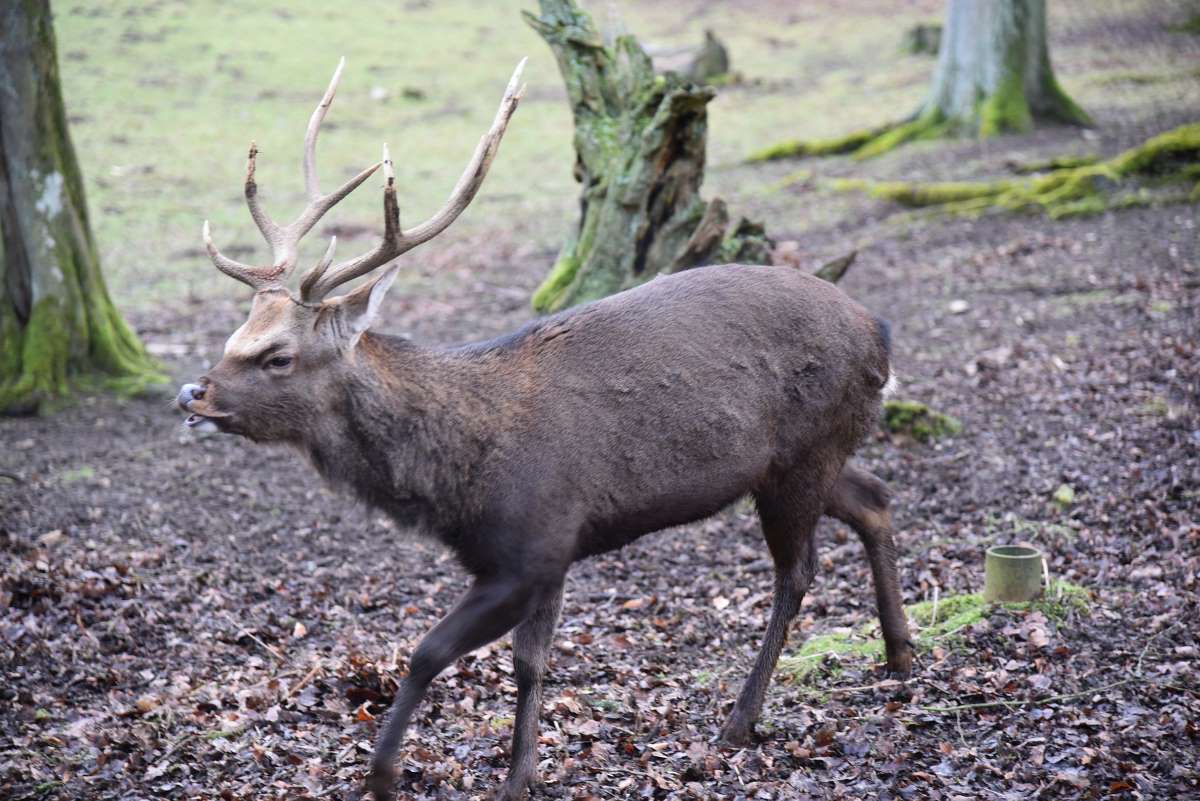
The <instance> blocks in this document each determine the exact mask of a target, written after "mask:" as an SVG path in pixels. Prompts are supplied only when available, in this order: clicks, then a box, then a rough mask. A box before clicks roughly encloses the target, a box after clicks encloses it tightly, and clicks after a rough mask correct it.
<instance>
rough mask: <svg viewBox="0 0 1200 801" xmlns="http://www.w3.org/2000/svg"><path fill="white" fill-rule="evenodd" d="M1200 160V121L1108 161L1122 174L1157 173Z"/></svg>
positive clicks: (1149, 140) (1159, 136) (1183, 126)
mask: <svg viewBox="0 0 1200 801" xmlns="http://www.w3.org/2000/svg"><path fill="white" fill-rule="evenodd" d="M1198 159H1200V122H1196V123H1191V124H1190V125H1182V126H1180V127H1178V128H1175V129H1173V130H1170V131H1166V132H1165V133H1161V134H1159V135H1158V136H1155V137H1152V138H1150V139H1147V140H1146V141H1145V142H1144V143H1143V144H1141V145H1139V146H1137V147H1132V148H1130V149H1129V150H1126V151H1125V152H1123V153H1121V154H1120V155H1119V156H1117V157H1116V158H1113V159H1111V160H1109V162H1108V164H1109V166H1110V167H1111V168H1112V170H1113V171H1114V172H1115V173H1116V174H1117V175H1120V176H1127V175H1133V174H1138V173H1147V174H1155V173H1162V172H1164V171H1167V170H1171V169H1175V168H1178V167H1180V166H1182V163H1195V162H1196V161H1197V160H1198Z"/></svg>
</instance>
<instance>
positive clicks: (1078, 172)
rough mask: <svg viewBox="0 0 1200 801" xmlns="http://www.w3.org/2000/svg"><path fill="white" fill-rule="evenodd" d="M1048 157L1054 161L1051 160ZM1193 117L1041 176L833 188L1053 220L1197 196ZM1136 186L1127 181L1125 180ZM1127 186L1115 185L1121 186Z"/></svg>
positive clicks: (1199, 164) (1198, 126) (1197, 134)
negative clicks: (1168, 187) (1172, 188)
mask: <svg viewBox="0 0 1200 801" xmlns="http://www.w3.org/2000/svg"><path fill="white" fill-rule="evenodd" d="M1051 163H1053V162H1051ZM1197 181H1200V123H1192V124H1189V125H1184V126H1181V127H1179V128H1176V129H1174V130H1171V131H1167V132H1166V133H1163V134H1159V135H1158V136H1155V137H1153V138H1151V139H1149V140H1147V141H1146V142H1144V143H1142V144H1141V145H1138V146H1137V147H1134V148H1130V149H1129V150H1126V151H1125V152H1123V153H1120V154H1119V155H1117V156H1115V157H1113V158H1111V159H1108V160H1107V161H1101V162H1098V163H1084V164H1082V165H1081V166H1071V167H1060V168H1057V169H1052V170H1051V171H1049V172H1047V173H1046V174H1044V175H1039V176H1034V177H1030V178H1016V179H1011V180H1000V181H982V182H965V181H962V182H940V183H926V184H919V183H910V182H904V181H879V182H876V181H866V180H858V179H842V180H836V181H833V182H831V183H830V186H832V187H833V188H834V189H838V190H843V191H864V192H867V193H868V194H870V195H872V196H873V197H878V198H881V199H884V200H891V201H894V202H896V203H900V204H901V205H904V206H910V207H914V208H923V207H931V206H935V207H938V208H939V209H940V210H941V211H945V212H947V213H953V214H966V215H975V214H980V213H982V212H984V211H988V210H990V209H1001V210H1005V211H1043V212H1045V213H1046V214H1048V215H1049V216H1050V217H1052V218H1054V219H1059V218H1062V217H1071V216H1076V215H1082V214H1096V213H1099V212H1102V211H1104V210H1106V209H1110V208H1125V207H1129V206H1141V205H1149V204H1154V203H1163V202H1187V201H1192V202H1194V201H1196V200H1200V182H1197ZM1135 182H1137V183H1136V185H1133V186H1131V184H1134V183H1135ZM1191 182H1197V183H1196V184H1195V187H1194V188H1192V189H1191V190H1190V192H1189V191H1185V192H1174V193H1168V194H1162V193H1152V192H1150V191H1148V187H1147V184H1148V183H1158V184H1163V183H1167V184H1169V183H1191ZM1127 188H1129V189H1132V191H1124V192H1123V191H1119V190H1123V189H1127Z"/></svg>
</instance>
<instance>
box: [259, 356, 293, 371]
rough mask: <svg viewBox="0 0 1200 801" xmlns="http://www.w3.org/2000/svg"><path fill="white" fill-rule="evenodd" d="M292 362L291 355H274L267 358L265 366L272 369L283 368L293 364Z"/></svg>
mask: <svg viewBox="0 0 1200 801" xmlns="http://www.w3.org/2000/svg"><path fill="white" fill-rule="evenodd" d="M291 364H292V357H291V356H272V357H271V358H270V359H267V361H266V363H265V364H263V367H265V368H268V369H271V370H282V369H283V368H285V367H289V366H291Z"/></svg>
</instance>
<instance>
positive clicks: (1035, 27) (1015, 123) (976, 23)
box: [920, 0, 1091, 136]
mask: <svg viewBox="0 0 1200 801" xmlns="http://www.w3.org/2000/svg"><path fill="white" fill-rule="evenodd" d="M920 116H922V117H929V116H935V117H938V118H939V119H940V120H941V121H948V122H952V123H958V124H961V125H963V126H964V127H966V128H968V129H970V130H973V131H975V132H978V133H979V135H981V136H993V135H996V134H1000V133H1008V132H1014V133H1023V132H1026V131H1029V130H1032V129H1033V124H1034V121H1035V120H1040V119H1044V120H1051V121H1054V122H1066V123H1072V124H1079V125H1090V124H1091V120H1090V119H1089V118H1088V116H1087V114H1085V113H1084V112H1083V110H1082V109H1080V108H1079V106H1077V105H1075V103H1074V102H1072V100H1071V99H1070V98H1069V97H1067V95H1066V94H1065V93H1064V92H1063V90H1062V88H1061V87H1060V86H1059V85H1058V81H1056V80H1055V79H1054V70H1053V69H1052V68H1051V67H1050V51H1049V49H1048V48H1047V46H1046V0H949V2H948V3H947V6H946V25H945V35H944V36H943V37H942V43H941V49H940V51H939V52H938V64H937V71H936V72H935V73H934V77H933V88H932V90H931V91H930V94H929V99H928V100H926V102H925V106H924V107H923V108H922V109H921V112H920Z"/></svg>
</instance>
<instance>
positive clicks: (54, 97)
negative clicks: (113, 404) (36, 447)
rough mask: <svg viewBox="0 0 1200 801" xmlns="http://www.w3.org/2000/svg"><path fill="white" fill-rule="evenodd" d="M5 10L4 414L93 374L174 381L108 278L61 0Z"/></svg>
mask: <svg viewBox="0 0 1200 801" xmlns="http://www.w3.org/2000/svg"><path fill="white" fill-rule="evenodd" d="M0 5H2V6H3V8H2V10H0V28H2V29H3V31H4V34H3V36H2V37H0V267H2V268H3V281H0V412H6V413H30V412H35V411H37V410H38V409H39V408H40V407H41V406H42V405H43V404H44V403H45V402H46V401H50V400H52V399H55V398H59V397H62V396H63V395H65V394H67V392H68V391H69V390H70V387H71V385H72V384H74V383H78V382H79V381H80V380H81V379H85V378H90V377H91V376H99V377H102V378H103V379H105V380H104V383H106V384H109V385H115V386H116V387H118V388H123V389H134V388H137V387H139V386H142V385H145V384H146V383H148V382H154V381H159V380H164V379H163V378H162V377H161V376H159V375H158V374H157V368H156V366H155V364H154V363H153V361H152V360H151V359H150V358H149V357H148V356H147V355H146V353H145V351H144V350H143V348H142V346H141V344H140V343H139V342H138V340H137V337H136V336H135V335H134V333H133V332H132V331H131V330H130V328H129V326H128V325H126V323H125V321H124V320H123V319H121V316H120V314H118V313H117V311H116V309H115V308H114V307H113V305H112V301H111V300H110V299H109V297H108V290H107V289H106V288H105V285H104V278H103V276H102V275H101V272H100V263H99V259H98V257H97V253H96V247H95V244H94V243H93V241H92V235H91V231H90V229H89V226H88V218H87V204H86V202H85V199H84V194H83V180H82V177H81V176H80V172H79V165H78V163H77V162H76V160H75V150H74V148H73V147H72V146H71V140H70V137H69V135H68V132H67V121H66V116H65V114H64V111H63V102H62V92H61V89H60V87H59V77H58V57H57V52H56V49H55V42H54V30H53V27H52V24H51V16H50V6H49V2H48V0H10V1H9V2H5V3H3V4H0ZM89 374H91V375H90V376H89ZM89 383H90V382H89Z"/></svg>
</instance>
